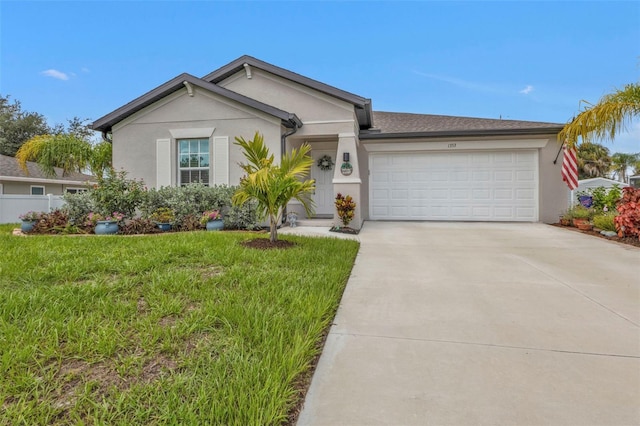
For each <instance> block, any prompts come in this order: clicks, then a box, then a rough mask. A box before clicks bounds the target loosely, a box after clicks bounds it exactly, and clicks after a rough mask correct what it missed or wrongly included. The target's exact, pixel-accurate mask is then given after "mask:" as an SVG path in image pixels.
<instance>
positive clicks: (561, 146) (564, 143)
mask: <svg viewBox="0 0 640 426" xmlns="http://www.w3.org/2000/svg"><path fill="white" fill-rule="evenodd" d="M565 145H566V142H562V145H560V149H559V150H558V153H557V154H556V159H555V160H553V164H556V163H557V162H558V157H559V156H560V151H562V148H564V146H565Z"/></svg>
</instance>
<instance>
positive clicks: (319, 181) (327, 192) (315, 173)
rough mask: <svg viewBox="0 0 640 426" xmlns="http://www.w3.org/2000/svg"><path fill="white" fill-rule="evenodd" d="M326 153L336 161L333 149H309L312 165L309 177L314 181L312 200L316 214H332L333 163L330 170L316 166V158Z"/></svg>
mask: <svg viewBox="0 0 640 426" xmlns="http://www.w3.org/2000/svg"><path fill="white" fill-rule="evenodd" d="M325 155H328V156H329V157H331V161H332V162H333V163H336V152H335V151H315V150H312V151H311V157H312V158H313V165H312V166H311V178H312V179H315V181H316V192H315V194H314V195H313V201H314V202H315V203H316V216H333V213H334V210H335V208H334V205H333V198H334V197H333V172H334V170H335V167H336V166H335V165H333V166H331V170H322V169H321V168H320V167H318V160H319V159H320V158H322V157H323V156H325Z"/></svg>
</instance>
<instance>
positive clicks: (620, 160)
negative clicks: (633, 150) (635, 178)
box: [611, 152, 640, 183]
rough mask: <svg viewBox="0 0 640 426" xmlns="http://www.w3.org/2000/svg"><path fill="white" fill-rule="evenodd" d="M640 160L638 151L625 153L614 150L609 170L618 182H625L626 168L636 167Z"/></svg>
mask: <svg viewBox="0 0 640 426" xmlns="http://www.w3.org/2000/svg"><path fill="white" fill-rule="evenodd" d="M639 162H640V153H637V154H625V153H622V152H616V153H615V154H613V155H612V156H611V171H612V172H613V176H614V177H615V178H617V180H619V181H620V182H625V183H626V182H627V170H628V169H631V168H635V169H637V168H638V166H639V164H638V163H639Z"/></svg>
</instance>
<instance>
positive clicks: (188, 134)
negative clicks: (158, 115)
mask: <svg viewBox="0 0 640 426" xmlns="http://www.w3.org/2000/svg"><path fill="white" fill-rule="evenodd" d="M215 130H216V128H215V127H189V128H186V129H169V133H171V137H172V138H174V139H200V138H210V137H211V135H213V132H214V131H215Z"/></svg>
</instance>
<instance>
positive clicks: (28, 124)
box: [0, 95, 50, 157]
mask: <svg viewBox="0 0 640 426" xmlns="http://www.w3.org/2000/svg"><path fill="white" fill-rule="evenodd" d="M49 132H50V129H49V126H48V125H47V121H46V120H45V118H44V116H43V115H41V114H38V113H36V112H27V111H23V110H22V107H21V105H20V102H18V101H15V100H14V101H13V103H11V102H10V101H9V96H7V97H3V96H2V95H0V154H2V155H9V156H11V157H13V156H15V155H16V152H17V151H18V149H19V148H20V146H22V144H24V143H25V142H26V141H27V140H29V139H31V138H32V137H34V136H37V135H44V134H47V133H49Z"/></svg>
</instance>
